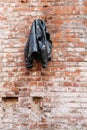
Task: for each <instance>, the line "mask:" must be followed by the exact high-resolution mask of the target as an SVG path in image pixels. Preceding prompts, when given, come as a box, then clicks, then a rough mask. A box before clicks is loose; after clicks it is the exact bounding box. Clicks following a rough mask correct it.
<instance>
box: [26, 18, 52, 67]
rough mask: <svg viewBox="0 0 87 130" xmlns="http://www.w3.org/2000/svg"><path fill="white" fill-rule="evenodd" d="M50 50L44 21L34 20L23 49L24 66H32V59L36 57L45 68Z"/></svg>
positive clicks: (49, 56)
mask: <svg viewBox="0 0 87 130" xmlns="http://www.w3.org/2000/svg"><path fill="white" fill-rule="evenodd" d="M51 50H52V42H51V40H50V35H49V33H48V31H47V30H46V25H45V23H44V22H43V21H42V20H40V19H38V20H34V22H33V24H32V27H31V30H30V36H29V38H28V41H27V43H26V46H25V50H24V56H25V64H26V68H31V67H32V66H33V60H34V59H38V60H39V61H40V62H41V63H42V66H43V68H46V67H47V62H48V61H50V60H51Z"/></svg>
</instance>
